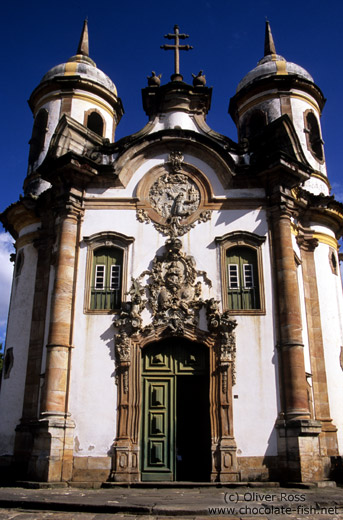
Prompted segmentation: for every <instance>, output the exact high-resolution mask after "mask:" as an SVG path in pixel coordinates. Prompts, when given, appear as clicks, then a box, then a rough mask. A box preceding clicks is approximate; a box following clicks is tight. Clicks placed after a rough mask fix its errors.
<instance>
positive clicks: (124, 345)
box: [116, 331, 131, 363]
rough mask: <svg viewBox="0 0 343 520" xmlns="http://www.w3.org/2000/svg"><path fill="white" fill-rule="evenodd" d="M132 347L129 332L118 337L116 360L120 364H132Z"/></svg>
mask: <svg viewBox="0 0 343 520" xmlns="http://www.w3.org/2000/svg"><path fill="white" fill-rule="evenodd" d="M130 356H131V345H130V338H129V336H128V335H127V332H125V331H123V332H122V333H121V334H118V335H117V336H116V358H117V360H118V362H119V363H130Z"/></svg>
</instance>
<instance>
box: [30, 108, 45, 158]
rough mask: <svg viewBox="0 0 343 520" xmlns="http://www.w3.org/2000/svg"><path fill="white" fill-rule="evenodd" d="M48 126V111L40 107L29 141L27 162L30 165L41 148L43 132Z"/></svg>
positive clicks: (43, 137) (43, 139) (43, 138)
mask: <svg viewBox="0 0 343 520" xmlns="http://www.w3.org/2000/svg"><path fill="white" fill-rule="evenodd" d="M47 126H48V111H47V110H46V109H45V108H42V109H41V110H40V111H39V112H38V114H37V115H36V118H35V122H34V124H33V129H32V136H31V139H30V141H29V144H30V153H29V164H30V166H32V165H33V163H35V162H36V161H37V159H38V157H39V154H40V153H41V151H42V150H43V147H44V142H45V134H46V132H47Z"/></svg>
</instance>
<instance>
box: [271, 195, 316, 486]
mask: <svg viewBox="0 0 343 520" xmlns="http://www.w3.org/2000/svg"><path fill="white" fill-rule="evenodd" d="M291 210H292V208H291V201H289V200H287V201H284V200H283V198H282V196H281V197H280V198H279V201H278V204H277V205H275V206H274V207H273V208H272V209H271V211H270V217H271V232H272V248H273V253H274V267H275V284H276V291H277V310H278V350H279V359H280V379H281V381H280V383H281V403H282V414H281V419H280V420H279V421H278V422H277V427H278V429H279V457H280V469H281V470H282V471H283V478H286V479H288V480H293V481H308V480H321V478H322V475H321V471H320V467H321V465H320V461H319V443H318V435H319V433H320V431H321V425H320V423H319V422H317V421H313V420H311V414H310V410H309V401H308V394H307V383H306V373H305V363H304V352H303V340H302V319H301V309H300V299H299V288H298V280H297V272H296V265H295V259H294V250H293V244H292V235H291Z"/></svg>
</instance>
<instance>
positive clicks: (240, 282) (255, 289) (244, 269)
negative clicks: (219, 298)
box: [226, 246, 260, 310]
mask: <svg viewBox="0 0 343 520" xmlns="http://www.w3.org/2000/svg"><path fill="white" fill-rule="evenodd" d="M226 261H227V279H228V304H229V309H232V310H249V309H259V308H260V297H259V285H258V279H259V278H258V270H257V254H256V250H255V249H253V248H250V247H243V246H242V247H232V248H229V249H228V250H227V254H226Z"/></svg>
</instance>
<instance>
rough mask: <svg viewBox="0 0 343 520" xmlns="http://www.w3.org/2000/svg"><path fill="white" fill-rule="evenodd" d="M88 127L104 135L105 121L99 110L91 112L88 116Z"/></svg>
mask: <svg viewBox="0 0 343 520" xmlns="http://www.w3.org/2000/svg"><path fill="white" fill-rule="evenodd" d="M87 128H89V129H90V130H93V132H95V133H96V134H98V135H101V137H103V135H104V121H103V119H102V117H101V115H100V114H98V112H91V113H90V114H89V115H88V117H87Z"/></svg>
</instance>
